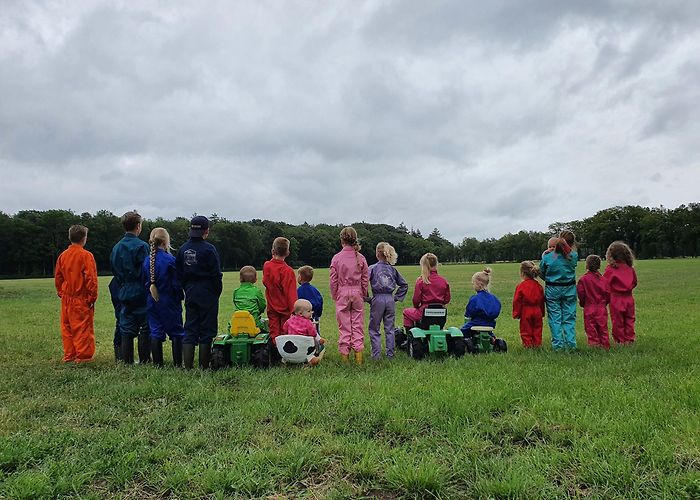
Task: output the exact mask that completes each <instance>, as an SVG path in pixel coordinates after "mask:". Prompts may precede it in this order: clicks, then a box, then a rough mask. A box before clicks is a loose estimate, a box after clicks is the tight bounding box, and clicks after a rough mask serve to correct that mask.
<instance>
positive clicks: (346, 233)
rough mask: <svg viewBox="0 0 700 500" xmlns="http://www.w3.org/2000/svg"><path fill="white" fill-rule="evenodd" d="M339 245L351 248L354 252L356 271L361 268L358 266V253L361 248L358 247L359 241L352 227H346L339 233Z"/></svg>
mask: <svg viewBox="0 0 700 500" xmlns="http://www.w3.org/2000/svg"><path fill="white" fill-rule="evenodd" d="M340 243H341V244H342V245H348V246H351V247H352V248H353V249H354V250H355V262H356V263H357V270H358V271H359V270H360V269H361V268H362V266H361V265H360V257H359V255H358V252H359V251H360V249H361V248H362V247H361V246H360V240H358V238H357V231H355V228H354V227H351V226H347V227H344V228H343V229H341V231H340Z"/></svg>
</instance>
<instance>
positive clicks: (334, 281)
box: [328, 260, 338, 301]
mask: <svg viewBox="0 0 700 500" xmlns="http://www.w3.org/2000/svg"><path fill="white" fill-rule="evenodd" d="M328 275H329V281H330V288H331V297H332V298H333V300H335V301H337V300H338V270H337V269H336V268H335V260H331V267H330V268H329V269H328Z"/></svg>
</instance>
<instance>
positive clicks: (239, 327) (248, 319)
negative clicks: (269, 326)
mask: <svg viewBox="0 0 700 500" xmlns="http://www.w3.org/2000/svg"><path fill="white" fill-rule="evenodd" d="M229 331H230V332H231V335H242V334H247V335H248V336H249V337H255V336H256V335H257V334H258V333H260V328H258V327H257V325H256V324H255V319H254V318H253V315H252V314H250V313H249V312H248V311H235V312H234V313H233V315H232V316H231V327H230V328H229Z"/></svg>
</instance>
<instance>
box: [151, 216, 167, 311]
mask: <svg viewBox="0 0 700 500" xmlns="http://www.w3.org/2000/svg"><path fill="white" fill-rule="evenodd" d="M148 242H149V244H150V246H151V253H150V256H149V262H148V270H149V272H150V282H151V286H149V287H148V291H149V292H151V297H153V300H155V301H156V302H158V300H160V295H159V294H158V287H157V286H156V251H157V250H158V248H159V247H162V246H165V251H166V252H169V251H170V235H169V234H168V230H167V229H165V228H164V227H154V228H153V229H152V230H151V234H150V236H149V238H148Z"/></svg>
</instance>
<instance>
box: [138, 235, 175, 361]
mask: <svg viewBox="0 0 700 500" xmlns="http://www.w3.org/2000/svg"><path fill="white" fill-rule="evenodd" d="M149 244H150V247H151V253H150V255H149V258H148V259H146V260H145V261H143V274H144V276H145V278H146V288H147V289H148V297H147V310H148V326H149V327H150V329H151V355H152V356H153V364H154V365H156V366H163V342H164V341H165V335H166V334H167V335H168V337H170V341H171V343H172V349H173V364H174V365H175V366H182V339H183V337H184V336H185V330H184V329H183V327H182V299H184V295H183V293H182V286H181V285H180V282H179V281H178V279H177V273H176V270H175V257H174V256H173V255H171V254H170V235H169V234H168V231H167V230H166V229H165V228H162V227H156V228H153V230H152V231H151V236H150V238H149Z"/></svg>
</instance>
